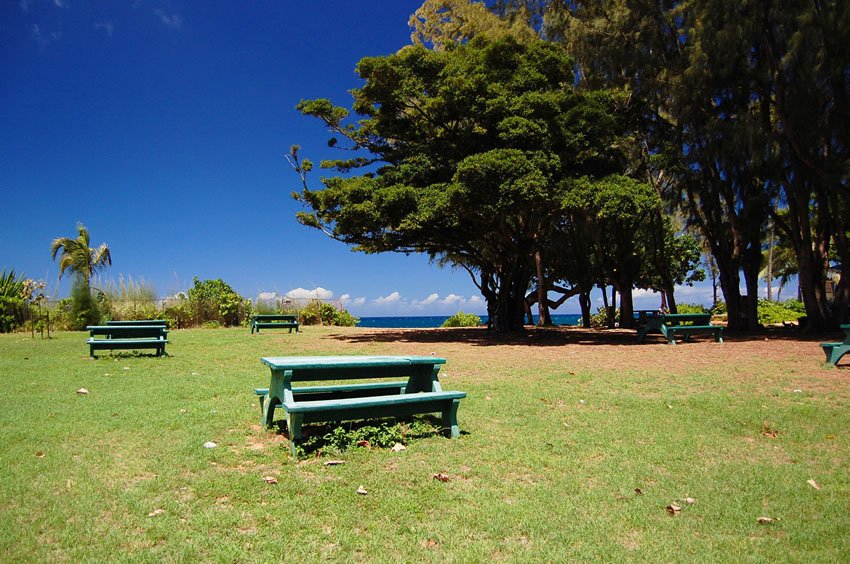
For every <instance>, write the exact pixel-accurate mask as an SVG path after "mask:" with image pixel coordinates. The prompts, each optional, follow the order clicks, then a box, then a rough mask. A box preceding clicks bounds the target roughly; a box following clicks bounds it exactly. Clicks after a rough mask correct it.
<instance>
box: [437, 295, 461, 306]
mask: <svg viewBox="0 0 850 564" xmlns="http://www.w3.org/2000/svg"><path fill="white" fill-rule="evenodd" d="M463 301H464V299H463V296H458V295H457V294H449V295H448V296H446V297H445V298H443V301H442V302H441V303H444V304H446V305H452V304H456V303H459V302H460V303H462V302H463Z"/></svg>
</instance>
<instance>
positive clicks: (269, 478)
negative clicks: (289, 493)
mask: <svg viewBox="0 0 850 564" xmlns="http://www.w3.org/2000/svg"><path fill="white" fill-rule="evenodd" d="M263 480H264V481H265V482H266V483H267V484H276V483H277V478H275V477H274V476H264V477H263Z"/></svg>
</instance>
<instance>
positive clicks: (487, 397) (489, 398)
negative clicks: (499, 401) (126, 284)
mask: <svg viewBox="0 0 850 564" xmlns="http://www.w3.org/2000/svg"><path fill="white" fill-rule="evenodd" d="M484 399H486V400H487V401H490V400H492V399H493V398H491V397H490V396H484Z"/></svg>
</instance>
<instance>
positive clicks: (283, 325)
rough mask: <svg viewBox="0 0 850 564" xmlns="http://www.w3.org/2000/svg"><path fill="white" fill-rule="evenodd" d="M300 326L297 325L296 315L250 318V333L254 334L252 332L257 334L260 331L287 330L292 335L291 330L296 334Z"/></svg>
mask: <svg viewBox="0 0 850 564" xmlns="http://www.w3.org/2000/svg"><path fill="white" fill-rule="evenodd" d="M299 327H300V324H299V323H298V316H297V315H288V314H280V315H278V314H257V315H254V316H252V317H251V333H252V334H253V333H254V330H256V331H257V333H259V332H260V329H261V328H263V329H289V332H290V333H292V330H293V329H295V332H296V333H298V328H299Z"/></svg>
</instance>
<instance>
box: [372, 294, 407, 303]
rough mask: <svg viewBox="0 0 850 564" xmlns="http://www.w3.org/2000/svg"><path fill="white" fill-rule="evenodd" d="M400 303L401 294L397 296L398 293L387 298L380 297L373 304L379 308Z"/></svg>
mask: <svg viewBox="0 0 850 564" xmlns="http://www.w3.org/2000/svg"><path fill="white" fill-rule="evenodd" d="M401 301H402V300H401V294H399V293H398V292H393V293H392V294H390V295H389V296H381V297H379V298H376V299H375V304H376V305H379V306H388V305H395V304H398V303H400V302H401Z"/></svg>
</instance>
